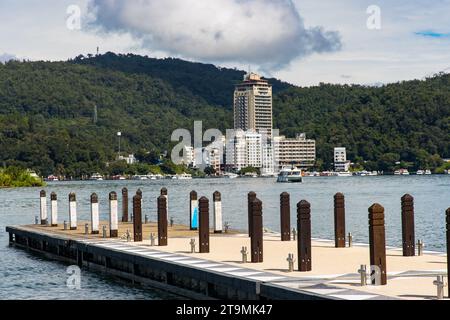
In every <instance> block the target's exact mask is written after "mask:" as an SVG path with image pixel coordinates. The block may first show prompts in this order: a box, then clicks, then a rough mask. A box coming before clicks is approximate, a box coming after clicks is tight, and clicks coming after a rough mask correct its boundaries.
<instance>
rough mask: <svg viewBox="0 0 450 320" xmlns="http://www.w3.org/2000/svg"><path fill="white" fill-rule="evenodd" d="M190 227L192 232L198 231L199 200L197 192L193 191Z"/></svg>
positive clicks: (190, 204) (191, 195)
mask: <svg viewBox="0 0 450 320" xmlns="http://www.w3.org/2000/svg"><path fill="white" fill-rule="evenodd" d="M189 197H190V202H189V226H190V229H191V230H197V229H198V200H197V192H195V191H191V193H190V194H189Z"/></svg>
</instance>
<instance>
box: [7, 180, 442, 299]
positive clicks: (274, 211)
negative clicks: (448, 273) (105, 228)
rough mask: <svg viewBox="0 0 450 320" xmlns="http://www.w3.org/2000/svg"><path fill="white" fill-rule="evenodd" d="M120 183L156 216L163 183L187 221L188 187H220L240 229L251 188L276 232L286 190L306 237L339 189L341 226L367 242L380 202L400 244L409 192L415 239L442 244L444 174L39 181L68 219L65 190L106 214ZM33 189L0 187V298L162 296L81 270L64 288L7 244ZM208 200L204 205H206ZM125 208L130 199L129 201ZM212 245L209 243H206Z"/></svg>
mask: <svg viewBox="0 0 450 320" xmlns="http://www.w3.org/2000/svg"><path fill="white" fill-rule="evenodd" d="M123 187H127V188H128V189H129V192H130V199H131V196H132V194H134V193H135V192H136V190H137V189H138V188H141V189H142V191H143V196H144V203H143V215H148V216H149V218H150V220H152V221H155V220H156V199H157V197H158V196H159V192H160V189H161V188H162V187H167V188H168V190H169V215H170V216H171V217H173V218H174V219H175V223H179V224H188V223H189V192H190V191H191V190H196V191H197V192H198V194H199V197H200V196H203V195H204V196H207V197H208V198H209V199H210V201H212V194H213V192H214V191H216V190H218V191H220V192H221V193H222V204H223V217H224V218H223V219H224V222H225V221H226V222H229V223H230V226H231V228H233V229H242V230H245V229H246V225H247V193H248V192H249V191H255V192H256V193H257V196H258V198H260V199H261V200H262V201H263V219H264V226H265V227H266V228H268V229H271V230H274V231H279V195H280V193H281V192H283V191H287V192H289V193H290V194H291V215H292V216H291V222H292V225H294V222H295V221H296V209H295V208H296V203H297V202H299V201H300V200H303V199H305V200H308V201H309V202H310V203H311V210H312V215H311V216H312V229H313V230H312V232H313V237H316V238H326V239H333V237H334V236H333V232H334V229H333V228H334V227H333V223H334V222H333V195H334V194H335V193H336V192H343V193H344V194H345V196H346V225H347V231H348V232H352V234H353V236H354V241H355V242H366V243H367V242H368V219H367V214H368V211H367V209H368V207H369V206H370V205H371V204H373V203H375V202H378V203H380V204H382V205H383V206H384V207H385V215H386V237H387V238H386V240H387V244H388V245H392V246H399V247H400V246H401V216H400V198H401V196H402V195H403V194H405V193H410V194H411V195H413V196H414V198H415V219H416V238H417V239H422V240H423V241H424V242H425V246H426V247H425V249H427V250H437V251H445V210H446V209H447V208H448V207H450V176H437V175H436V176H380V177H348V178H347V177H345V178H344V177H310V178H305V181H304V183H303V184H277V183H275V181H274V179H252V178H249V179H199V180H182V181H179V180H157V181H89V182H54V183H49V185H48V186H47V187H46V188H45V189H46V190H47V194H50V192H52V191H55V192H56V193H57V194H58V198H59V215H60V217H59V218H60V220H61V221H62V220H68V194H69V193H70V192H75V193H76V194H77V200H78V211H79V217H80V219H89V210H90V209H89V199H90V194H91V193H92V192H96V193H97V194H98V195H99V201H100V211H101V215H102V217H101V218H103V219H107V210H108V194H109V192H111V191H116V192H117V193H118V194H119V199H121V189H122V188H123ZM39 191H40V189H35V188H31V189H6V190H0V228H1V230H2V232H0V279H1V280H0V299H127V300H133V299H170V298H174V296H171V295H169V294H167V293H165V292H161V291H157V290H148V289H147V290H143V289H139V288H134V287H131V286H127V285H124V284H122V283H119V282H116V281H113V280H112V279H110V278H108V277H107V276H103V275H100V274H96V273H91V272H83V273H82V282H81V286H82V288H81V290H70V289H68V288H67V287H66V285H65V283H66V279H67V275H66V266H65V265H63V264H60V263H57V262H52V261H48V260H44V259H41V258H37V257H34V256H32V255H29V254H27V253H25V252H23V251H21V250H16V249H12V248H9V247H8V237H7V234H6V233H5V232H4V230H5V226H7V225H21V224H32V223H34V217H35V216H36V215H39ZM210 205H211V206H212V204H210ZM130 212H131V205H130ZM212 250H214V248H212Z"/></svg>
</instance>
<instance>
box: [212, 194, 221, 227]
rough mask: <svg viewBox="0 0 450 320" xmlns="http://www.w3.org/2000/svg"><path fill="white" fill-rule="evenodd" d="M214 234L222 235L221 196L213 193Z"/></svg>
mask: <svg viewBox="0 0 450 320" xmlns="http://www.w3.org/2000/svg"><path fill="white" fill-rule="evenodd" d="M213 200H214V233H222V195H221V194H220V192H219V191H216V192H214V194H213Z"/></svg>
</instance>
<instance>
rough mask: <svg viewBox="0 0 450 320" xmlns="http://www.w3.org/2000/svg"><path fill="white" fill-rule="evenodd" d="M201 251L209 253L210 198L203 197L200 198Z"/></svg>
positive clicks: (199, 230) (199, 232) (199, 233)
mask: <svg viewBox="0 0 450 320" xmlns="http://www.w3.org/2000/svg"><path fill="white" fill-rule="evenodd" d="M198 209H199V210H198V211H199V218H198V219H199V228H198V235H199V242H200V253H209V200H208V198H206V197H201V198H200V200H198Z"/></svg>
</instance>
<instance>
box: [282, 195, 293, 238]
mask: <svg viewBox="0 0 450 320" xmlns="http://www.w3.org/2000/svg"><path fill="white" fill-rule="evenodd" d="M280 219H281V221H280V227H281V228H280V229H281V241H291V205H290V197H289V193H287V192H283V193H282V194H281V195H280Z"/></svg>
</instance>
